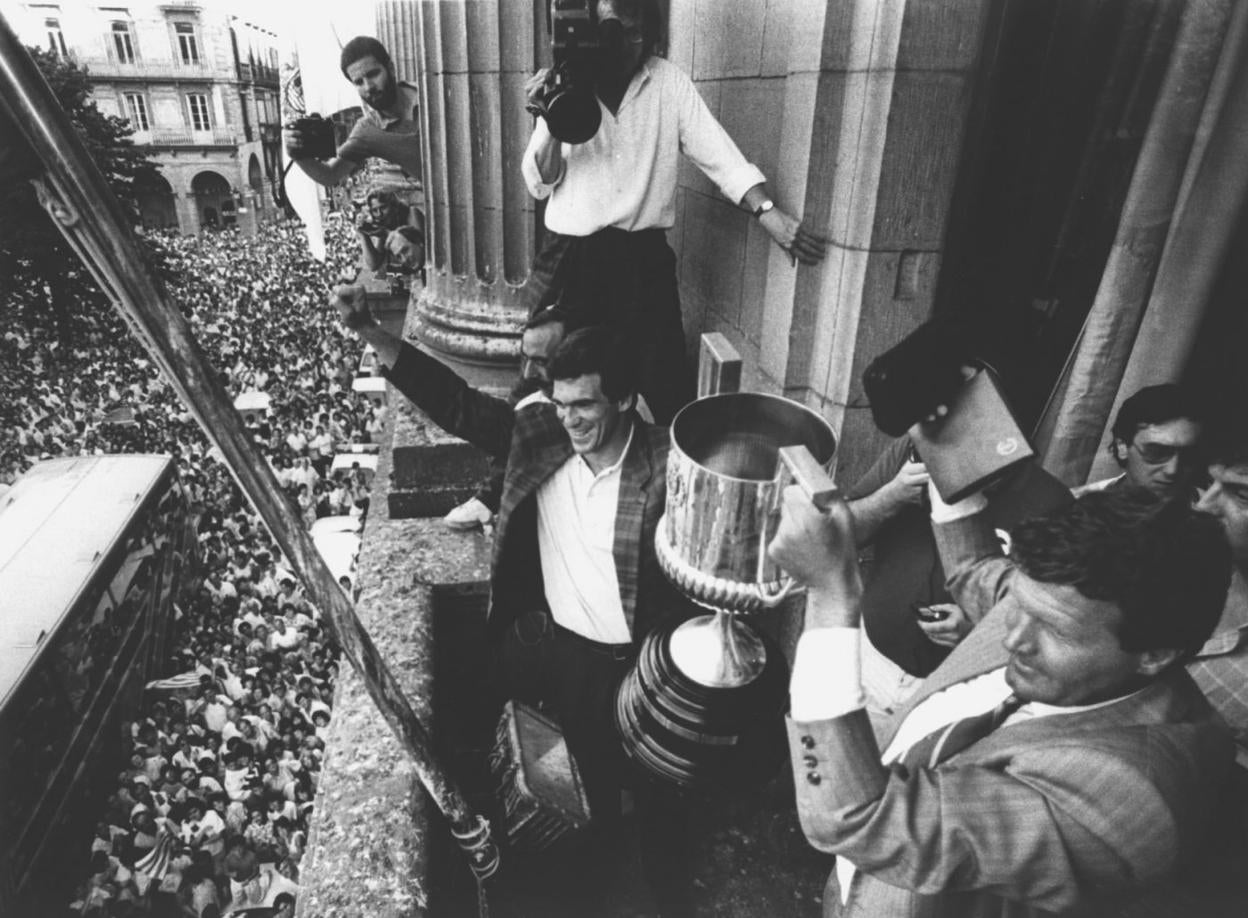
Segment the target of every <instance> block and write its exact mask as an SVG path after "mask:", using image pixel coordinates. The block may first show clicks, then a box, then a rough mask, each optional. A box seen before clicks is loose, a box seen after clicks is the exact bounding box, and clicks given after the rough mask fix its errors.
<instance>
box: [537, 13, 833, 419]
mask: <svg viewBox="0 0 1248 918" xmlns="http://www.w3.org/2000/svg"><path fill="white" fill-rule="evenodd" d="M597 15H598V26H599V38H600V40H601V47H600V48H599V49H598V50H597V52H596V65H597V66H596V69H595V73H594V86H595V91H596V93H597V98H598V103H599V108H600V109H601V110H602V124H601V126H600V127H599V129H598V131H597V133H596V134H595V135H594V136H593V137H592V138H590V139H589V140H588V141H586V142H585V143H581V144H568V143H561V142H560V141H559V140H557V139H556V138H555V137H553V136H552V135H551V133H550V130H549V128H548V126H547V123H546V121H545V119H539V120H538V121H537V124H536V126H535V128H534V130H533V136H532V138H531V139H530V141H529V146H528V149H527V150H526V151H525V154H524V157H523V159H522V161H521V168H522V171H523V173H524V178H525V183H526V184H527V186H528V188H529V192H530V194H532V195H533V197H534V198H537V199H539V200H546V199H549V201H548V203H547V206H546V228H547V230H548V233H547V240H546V245H545V247H544V248H543V250H542V252H541V253H540V254H539V255H538V257H537V259H536V261H535V263H534V266H533V273H532V275H531V277H530V281H529V287H528V290H527V291H526V297H527V299H528V305H529V311H530V313H533V312H536V311H538V310H539V309H541V308H543V307H545V306H548V305H549V304H551V303H554V302H563V303H576V304H584V308H585V310H586V314H585V315H582V316H577V317H576V319H575V320H576V322H577V324H579V325H590V324H607V325H611V326H613V327H615V328H617V329H619V330H621V331H623V332H625V333H626V334H628V335H629V336H630V337H632V338H633V339H634V343H635V345H636V346H638V347H639V348H640V351H641V394H642V395H643V396H644V397H645V399H646V401H647V402H648V403H649V405H650V408H651V410H652V412H653V414H654V419H655V421H656V422H657V423H659V424H666V423H668V422H670V421H671V418H672V416H673V415H674V414H675V413H676V411H677V410H678V409H679V408H680V407H681V406H682V405H683V404H684V403H685V402H686V401H688V400H689V399H690V398H691V397H692V395H693V385H692V378H691V376H690V374H689V373H687V372H686V366H685V338H684V329H683V325H682V323H681V315H680V298H679V293H678V291H677V286H676V269H675V266H676V258H675V255H674V254H673V252H672V250H671V249H670V248H669V247H668V245H667V241H666V238H665V232H666V230H667V229H668V228H669V227H671V226H672V225H673V223H674V222H675V218H676V208H675V197H676V178H677V166H678V164H679V154H680V153H682V152H683V153H684V154H685V155H686V156H688V157H689V158H690V159H691V160H692V161H693V162H694V163H695V164H696V165H697V166H698V168H699V169H701V170H702V171H703V172H704V173H706V175H707V177H708V178H710V180H711V181H712V182H714V183H715V184H716V185H717V186H718V187H719V189H720V191H721V192H723V194H724V196H725V197H727V198H728V200H729V201H732V202H733V203H735V204H736V205H737V206H738V207H740V208H741V209H742V210H744V211H746V212H747V213H750V214H753V216H754V217H755V219H757V220H758V222H759V224H760V225H761V226H762V227H763V229H764V230H765V231H766V232H767V234H768V235H769V236H771V238H772V239H773V240H775V242H776V244H777V245H779V246H780V247H781V248H782V249H784V250H785V252H787V253H788V254H789V255H790V257H791V258H793V259H794V260H795V262H796V261H797V260H801V261H802V262H803V263H806V264H813V263H815V262H818V261H819V260H820V259H822V258H823V254H824V245H825V242H824V240H823V239H822V238H820V237H819V236H816V235H815V234H813V233H811V232H810V231H809V230H808V229H806V228H805V227H803V226H802V225H801V223H800V221H799V220H798V219H797V218H795V217H792V216H790V215H789V214H787V213H785V212H784V211H783V210H781V209H780V208H778V207H776V206H775V204H774V203H773V202H772V201H771V199H770V198H769V196H768V194H767V190H766V188H765V186H764V177H763V174H762V172H760V171H759V170H758V168H757V167H755V166H754V165H752V164H751V163H749V162H747V161H746V159H745V157H744V156H742V154H741V151H740V150H738V149H737V147H736V145H735V144H734V143H733V142H732V139H731V138H730V137H729V136H728V134H727V133H726V132H725V131H724V129H723V128H722V127H721V126H720V125H719V123H718V122H717V121H716V120H715V117H714V116H713V115H712V114H711V112H710V110H709V109H708V108H707V107H706V104H705V103H704V102H703V101H702V98H701V96H699V95H698V91H697V89H696V88H695V87H694V85H693V82H692V81H691V80H690V79H689V77H688V75H686V74H685V73H684V72H683V71H682V70H680V68H678V67H676V66H675V65H674V64H671V63H669V62H668V61H666V60H664V59H663V58H661V57H658V56H657V53H658V51H659V50H660V48H661V45H662V41H663V17H662V13H661V12H660V10H659V4H658V3H657V2H656V0H600V2H599V3H598V5H597ZM553 79H554V77H553V75H552V73H551V72H550V71H547V70H540V71H538V73H537V74H536V75H535V76H534V77H533V78H532V79H531V80H530V81H529V83H528V84H527V86H526V89H527V91H528V94H529V101H530V107H531V110H536V108H534V107H535V106H538V105H540V100H541V99H542V98H544V97H545V95H546V93H547V92H548V91H549V89H550V87H551V86H552V85H553Z"/></svg>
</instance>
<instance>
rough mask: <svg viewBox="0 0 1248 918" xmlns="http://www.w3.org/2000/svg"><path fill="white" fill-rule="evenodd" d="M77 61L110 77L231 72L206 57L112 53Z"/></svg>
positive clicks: (201, 76)
mask: <svg viewBox="0 0 1248 918" xmlns="http://www.w3.org/2000/svg"><path fill="white" fill-rule="evenodd" d="M78 63H79V64H81V65H82V66H83V67H85V68H86V69H87V71H88V72H89V73H90V74H91V76H92V77H95V78H97V79H100V78H105V79H110V80H144V81H146V80H171V81H178V80H197V81H198V80H219V79H227V80H228V79H230V77H231V76H232V74H230V73H229V72H228V71H226V72H224V73H223V72H221V71H219V70H216V69H214V68H213V67H211V66H209V65H208V64H207V63H204V62H203V61H199V62H196V63H183V62H182V61H172V60H156V61H149V60H136V61H133V62H122V61H118V60H116V59H114V58H110V57H102V56H95V57H79V58H78Z"/></svg>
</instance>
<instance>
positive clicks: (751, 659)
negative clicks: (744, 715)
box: [670, 611, 767, 688]
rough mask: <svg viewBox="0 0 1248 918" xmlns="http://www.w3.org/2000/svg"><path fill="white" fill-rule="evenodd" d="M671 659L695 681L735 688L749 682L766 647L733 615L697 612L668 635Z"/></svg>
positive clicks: (764, 659) (760, 667)
mask: <svg viewBox="0 0 1248 918" xmlns="http://www.w3.org/2000/svg"><path fill="white" fill-rule="evenodd" d="M670 646H671V656H672V662H673V663H675V664H676V667H677V668H678V669H679V670H680V671H681V672H682V673H684V675H685V676H687V677H688V678H690V679H692V680H693V681H694V682H696V683H698V684H699V685H704V686H707V687H708V688H736V687H738V686H742V685H748V684H749V683H750V682H753V681H754V679H756V678H757V677H758V675H759V673H761V672H762V671H763V667H764V666H765V665H766V663H767V650H766V648H765V647H764V646H763V642H762V640H761V639H760V638H759V637H758V635H757V634H755V633H754V630H753V629H752V628H751V627H750V626H749V625H747V624H745V623H744V622H742V621H740V620H739V619H738V618H737V617H736V616H735V615H732V614H730V613H728V612H723V611H718V612H716V613H715V614H714V615H699V616H698V617H697V618H691V619H689V621H687V622H685V623H684V624H682V625H681V626H680V627H679V628H677V629H676V630H675V631H674V632H673V633H672V637H671V645H670Z"/></svg>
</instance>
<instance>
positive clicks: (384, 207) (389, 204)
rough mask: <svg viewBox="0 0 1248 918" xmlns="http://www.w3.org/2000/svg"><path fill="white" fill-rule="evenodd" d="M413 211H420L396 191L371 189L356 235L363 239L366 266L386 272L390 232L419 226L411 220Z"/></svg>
mask: <svg viewBox="0 0 1248 918" xmlns="http://www.w3.org/2000/svg"><path fill="white" fill-rule="evenodd" d="M413 215H419V211H415V212H413V209H412V208H410V207H409V206H408V205H406V204H404V203H403V202H402V201H400V200H399V197H398V195H396V194H395V193H394V192H393V191H389V190H387V189H384V188H372V189H370V190H369V192H368V196H367V197H366V198H365V199H364V206H363V207H362V208H360V215H359V218H358V219H357V221H356V225H355V235H356V238H357V239H358V240H359V242H360V260H361V261H362V262H363V264H364V267H366V268H368V269H369V270H370V271H374V272H377V273H379V274H384V273H385V269H386V265H387V262H388V261H389V257H388V256H389V254H390V253H389V250H388V245H387V243H388V240H389V238H390V235H391V234H392V233H393V232H394V231H395V230H398V229H400V228H402V227H404V226H409V227H412V226H416V225H415V224H413V223H412V222H411V218H412V216H413ZM416 228H417V229H419V227H416ZM422 261H423V259H422Z"/></svg>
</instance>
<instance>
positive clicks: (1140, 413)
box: [1075, 383, 1203, 500]
mask: <svg viewBox="0 0 1248 918" xmlns="http://www.w3.org/2000/svg"><path fill="white" fill-rule="evenodd" d="M1201 416H1202V412H1201V409H1200V405H1199V404H1198V403H1197V401H1196V399H1195V397H1194V396H1193V395H1192V394H1191V393H1190V392H1189V391H1188V390H1186V389H1184V388H1183V387H1182V386H1177V385H1175V384H1173V383H1166V384H1164V385H1160V386H1148V387H1147V388H1144V389H1141V390H1140V391H1139V392H1137V393H1135V394H1134V395H1133V396H1131V397H1130V398H1129V399H1127V400H1126V401H1125V402H1123V403H1122V407H1121V408H1120V409H1118V417H1117V419H1115V421H1114V427H1113V435H1114V438H1113V440H1112V441H1111V442H1110V444H1109V452H1110V455H1112V456H1113V457H1114V459H1115V460H1116V461H1117V463H1118V465H1119V466H1121V467H1122V474H1121V475H1119V476H1117V477H1116V478H1109V479H1105V480H1103V481H1097V482H1093V483H1091V484H1087V485H1084V486H1083V487H1082V488H1079V489H1076V491H1075V494H1076V496H1081V495H1083V494H1086V493H1088V492H1089V491H1102V490H1104V489H1106V488H1119V487H1128V486H1134V487H1137V488H1144V489H1146V490H1148V491H1151V492H1152V493H1153V494H1154V495H1156V496H1157V497H1160V498H1163V499H1165V500H1172V499H1184V500H1186V499H1189V498H1190V497H1191V496H1192V494H1193V490H1192V489H1193V488H1194V487H1195V484H1196V478H1197V476H1198V475H1199V473H1200V471H1201V470H1202V468H1203V465H1202V462H1201V460H1200V457H1199V454H1198V452H1197V450H1198V447H1199V445H1200V436H1201V432H1202V428H1203V424H1202V422H1201Z"/></svg>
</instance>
